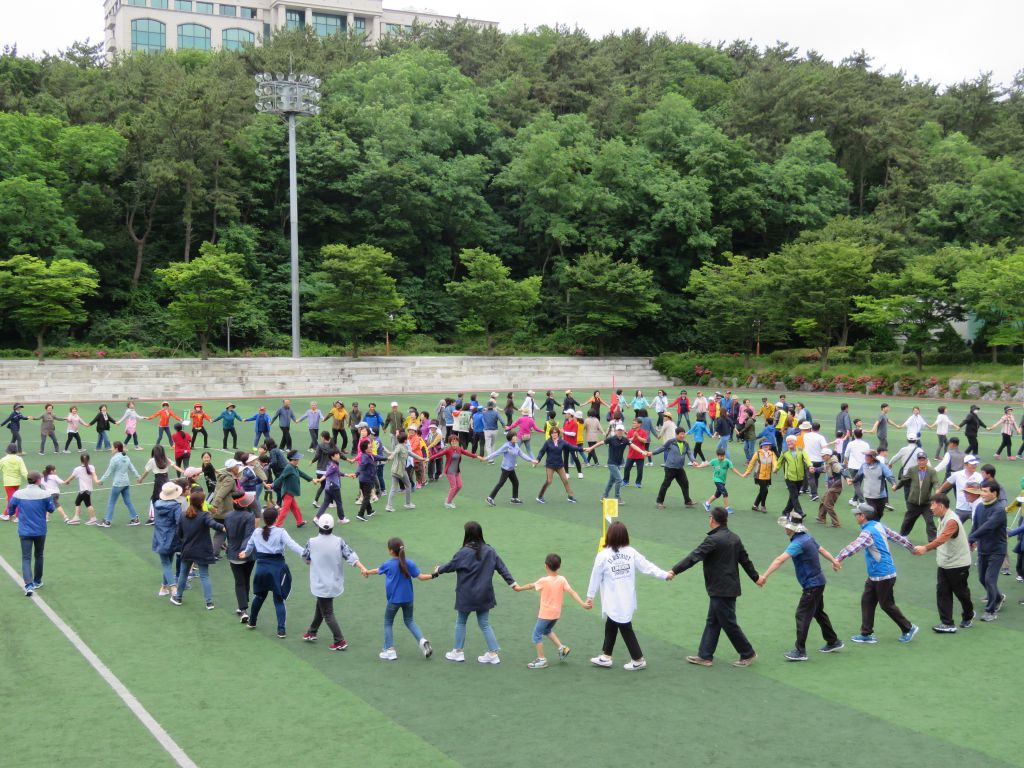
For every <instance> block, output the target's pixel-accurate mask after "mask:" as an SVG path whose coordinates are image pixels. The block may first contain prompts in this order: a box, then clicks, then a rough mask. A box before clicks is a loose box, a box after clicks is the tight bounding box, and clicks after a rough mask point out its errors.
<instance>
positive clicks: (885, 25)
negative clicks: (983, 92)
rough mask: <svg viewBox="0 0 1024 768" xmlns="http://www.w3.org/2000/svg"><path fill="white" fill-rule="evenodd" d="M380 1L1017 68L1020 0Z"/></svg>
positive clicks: (45, 25) (22, 14) (93, 2)
mask: <svg viewBox="0 0 1024 768" xmlns="http://www.w3.org/2000/svg"><path fill="white" fill-rule="evenodd" d="M2 2H3V5H4V6H5V7H4V12H3V24H2V26H0V44H7V45H10V44H15V43H16V44H17V46H18V50H19V52H21V53H23V54H40V53H42V52H43V51H44V50H45V51H56V50H59V49H60V48H64V47H67V45H69V44H70V43H72V42H73V41H75V40H82V39H85V38H87V37H88V38H90V39H91V40H93V41H102V39H103V2H102V0H20V2H10V1H8V0H2ZM296 5H299V6H301V5H302V3H301V2H297V3H296ZM385 6H386V7H389V8H398V9H402V8H407V7H413V6H415V7H419V8H430V9H432V10H434V11H436V12H438V13H445V14H452V15H455V14H461V15H463V16H470V17H475V18H483V19H487V20H491V21H497V22H499V23H500V25H501V28H502V29H504V30H506V31H508V30H516V29H521V28H523V27H524V26H526V27H536V26H539V25H541V24H547V25H554V24H567V25H569V26H577V25H578V26H580V27H582V28H584V29H586V30H587V31H588V32H589V33H590V34H591V35H594V36H598V37H599V36H601V35H604V34H605V33H608V32H617V31H621V30H624V29H632V28H635V27H640V28H642V29H647V30H649V31H651V32H666V33H668V34H669V35H671V36H673V37H677V36H682V37H685V38H687V39H688V40H692V41H697V42H701V41H710V42H713V43H717V42H718V41H723V40H724V41H727V42H729V41H732V40H735V39H737V38H739V39H746V40H752V41H753V42H754V43H756V44H758V45H761V46H763V45H771V44H774V43H775V42H776V41H779V40H782V41H785V42H788V43H789V44H791V45H794V46H797V47H799V48H800V50H801V51H807V50H810V49H814V50H817V51H818V52H819V53H821V54H822V55H824V56H825V57H826V58H829V59H833V60H836V61H838V60H839V59H841V58H843V57H844V56H846V55H848V54H849V53H851V52H853V51H856V50H859V49H862V48H863V49H864V50H866V51H867V52H868V54H869V55H871V56H873V57H874V62H873V65H874V66H875V68H878V69H883V70H884V71H886V72H896V71H899V70H903V71H904V72H906V73H907V75H908V77H914V76H917V77H919V78H920V79H922V80H931V81H932V82H935V83H940V84H950V83H955V82H959V81H961V80H966V79H972V78H974V77H977V75H978V74H979V73H980V72H986V71H991V72H993V74H994V77H995V79H996V81H997V82H1002V83H1004V84H1008V83H1009V82H1010V81H1011V80H1012V79H1013V76H1014V75H1015V74H1016V73H1017V72H1018V71H1019V70H1021V69H1024V46H1021V45H1020V43H1019V39H1018V36H1019V35H1020V32H1021V29H1022V28H1024V2H1021V0H973V2H967V1H966V0H854V1H853V2H838V1H837V0H705V1H704V2H699V3H698V2H693V1H692V0H631V1H630V2H618V3H611V2H594V0H413V1H412V2H411V3H410V2H405V1H404V0H395V1H394V2H387V1H386V2H385ZM44 8H45V15H42V16H41V15H40V12H41V9H44Z"/></svg>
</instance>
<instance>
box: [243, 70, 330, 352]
mask: <svg viewBox="0 0 1024 768" xmlns="http://www.w3.org/2000/svg"><path fill="white" fill-rule="evenodd" d="M276 74H277V76H276V77H275V76H274V75H271V74H270V73H269V72H262V73H260V74H258V75H256V83H257V85H256V96H257V98H258V99H259V100H258V101H257V102H256V109H257V111H259V112H268V113H270V114H274V115H282V116H284V117H287V118H288V208H289V210H288V219H289V223H290V228H291V288H292V357H296V358H297V357H301V356H302V349H301V346H300V339H299V190H298V170H297V165H298V163H297V161H296V157H295V118H296V116H298V115H306V116H315V115H318V114H320V106H319V101H320V92H319V90H318V89H319V87H320V80H319V78H316V77H313V76H312V75H295V74H294V73H292V72H290V71H289V73H288V75H287V76H285V75H284V74H283V73H280V72H278V73H276Z"/></svg>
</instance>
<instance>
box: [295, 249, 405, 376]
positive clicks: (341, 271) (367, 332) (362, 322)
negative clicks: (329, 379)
mask: <svg viewBox="0 0 1024 768" xmlns="http://www.w3.org/2000/svg"><path fill="white" fill-rule="evenodd" d="M320 256H321V257H322V261H321V262H320V268H319V269H318V270H317V271H316V272H314V273H313V274H312V275H311V279H310V285H311V287H312V292H313V300H312V307H313V309H312V310H311V311H309V312H306V313H305V318H306V320H307V321H309V322H311V323H314V324H316V325H317V326H319V327H320V328H322V329H323V330H325V331H326V332H327V334H328V335H329V336H331V337H333V338H336V339H344V340H347V341H348V342H350V343H351V344H352V356H353V357H358V356H359V343H360V342H362V341H366V340H368V339H371V338H373V337H375V336H379V335H380V334H381V333H383V332H384V331H385V330H388V331H391V332H395V331H403V330H410V329H411V326H412V323H411V321H410V318H409V317H408V316H407V315H403V314H401V309H402V307H403V306H404V305H405V300H404V299H403V298H402V296H401V294H399V292H398V285H397V281H396V280H395V278H394V277H392V276H391V275H390V274H388V271H389V270H390V269H391V268H392V266H393V265H394V262H395V257H394V256H392V255H391V254H390V253H388V252H387V251H385V250H384V249H383V248H378V247H376V246H374V245H366V244H362V245H354V246H347V245H325V246H324V247H323V248H322V249H321V250H320Z"/></svg>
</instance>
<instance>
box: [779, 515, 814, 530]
mask: <svg viewBox="0 0 1024 768" xmlns="http://www.w3.org/2000/svg"><path fill="white" fill-rule="evenodd" d="M778 523H779V525H781V526H782V527H783V528H785V529H786V530H787V531H792V532H793V533H807V528H806V527H805V526H804V525H803V523H801V522H800V521H798V520H790V519H789V518H788V517H786V516H785V515H783V516H782V517H780V518H779V520H778Z"/></svg>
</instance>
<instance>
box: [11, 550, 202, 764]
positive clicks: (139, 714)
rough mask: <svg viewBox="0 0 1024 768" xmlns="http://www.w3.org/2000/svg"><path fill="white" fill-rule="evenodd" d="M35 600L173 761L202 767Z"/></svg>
mask: <svg viewBox="0 0 1024 768" xmlns="http://www.w3.org/2000/svg"><path fill="white" fill-rule="evenodd" d="M0 567H2V568H3V569H4V570H5V571H7V574H8V575H9V576H10V577H11V578H12V579H14V582H15V584H17V585H18V586H19V587H21V586H22V580H21V576H20V575H19V574H18V572H17V571H15V570H14V568H13V567H12V566H11V564H10V563H8V562H7V560H6V559H5V558H4V557H3V556H2V555H0ZM32 601H33V602H34V603H35V604H36V605H37V606H38V607H39V610H41V611H42V612H43V615H44V616H46V618H48V619H49V620H50V622H51V623H52V624H53V625H54V626H55V627H56V628H57V629H58V630H60V632H61V634H63V635H64V637H66V638H67V639H68V641H70V643H71V644H72V645H73V646H74V647H75V650H77V651H78V652H79V653H80V654H82V656H84V657H85V660H86V661H88V662H89V664H90V666H92V668H93V669H95V670H96V672H97V673H98V674H99V676H100V677H102V678H103V680H104V681H105V682H106V683H107V685H109V686H110V687H111V688H112V689H113V691H114V693H116V694H117V695H118V697H120V699H121V701H123V702H124V703H125V705H126V706H127V707H128V709H130V710H131V712H132V714H133V715H135V717H136V718H138V720H139V722H141V723H142V725H143V726H145V728H146V730H147V731H149V732H150V734H152V736H153V738H155V739H156V740H157V741H158V742H159V743H160V746H162V747H163V748H164V750H166V752H167V753H168V754H169V755H170V756H171V758H172V759H173V760H174V762H176V763H177V764H178V765H179V766H181V768H199V767H198V766H197V765H196V764H195V763H194V762H193V761H192V759H191V758H190V757H189V756H188V755H187V754H185V750H184V749H182V748H181V747H180V746H179V745H178V743H177V742H176V741H175V740H174V739H173V738H171V735H170V734H169V733H167V731H165V730H164V728H163V726H161V725H160V723H158V722H157V721H156V718H154V717H153V716H152V715H151V714H150V713H149V711H148V710H147V709H146V708H145V707H144V706H143V705H142V702H140V701H139V700H138V699H137V698H135V695H134V694H133V693H132V692H131V691H129V690H128V687H127V686H126V685H125V684H124V683H122V682H121V680H120V679H119V678H118V677H117V675H115V674H114V673H113V672H112V671H111V670H110V668H109V667H108V666H107V665H106V664H104V663H103V661H102V660H101V659H100V657H99V656H97V655H96V653H95V652H94V651H93V650H92V649H91V648H90V647H89V646H88V645H86V643H85V641H84V640H82V638H81V637H79V636H78V633H77V632H75V630H73V629H72V628H71V627H69V626H68V625H67V624H66V623H65V622H64V620H63V619H61V617H60V616H58V615H57V613H56V611H54V610H53V609H52V608H51V607H50V606H49V605H47V603H46V601H45V600H43V598H41V597H39V595H38V594H37V595H35V596H34V597H33V600H32Z"/></svg>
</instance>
